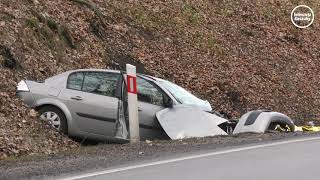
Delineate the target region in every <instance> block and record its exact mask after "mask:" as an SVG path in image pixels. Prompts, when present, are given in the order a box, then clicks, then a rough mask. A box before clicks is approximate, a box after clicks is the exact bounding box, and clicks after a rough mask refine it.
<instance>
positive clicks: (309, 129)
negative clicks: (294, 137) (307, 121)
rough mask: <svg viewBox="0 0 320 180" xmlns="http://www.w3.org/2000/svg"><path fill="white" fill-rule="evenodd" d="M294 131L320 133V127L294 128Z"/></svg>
mask: <svg viewBox="0 0 320 180" xmlns="http://www.w3.org/2000/svg"><path fill="white" fill-rule="evenodd" d="M295 131H312V132H318V131H320V126H296V127H295Z"/></svg>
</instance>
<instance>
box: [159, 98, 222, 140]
mask: <svg viewBox="0 0 320 180" xmlns="http://www.w3.org/2000/svg"><path fill="white" fill-rule="evenodd" d="M156 116H157V119H158V121H159V123H160V124H161V126H162V128H163V130H164V131H165V132H166V133H167V135H168V136H169V137H170V138H171V139H183V138H191V137H205V136H216V135H228V134H227V133H226V132H225V131H223V130H222V129H221V128H220V127H219V126H218V125H219V124H222V123H224V122H226V121H227V120H226V119H223V118H221V117H219V116H217V115H214V114H210V113H207V112H204V111H202V110H200V109H199V108H197V107H192V106H188V105H182V104H181V105H176V106H174V107H172V108H166V109H163V110H161V111H159V112H158V113H157V114H156Z"/></svg>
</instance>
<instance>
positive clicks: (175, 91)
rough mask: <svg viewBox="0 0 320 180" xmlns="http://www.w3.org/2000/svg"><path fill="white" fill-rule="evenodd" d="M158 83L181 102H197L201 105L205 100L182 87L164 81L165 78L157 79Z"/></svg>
mask: <svg viewBox="0 0 320 180" xmlns="http://www.w3.org/2000/svg"><path fill="white" fill-rule="evenodd" d="M159 83H160V84H161V85H162V86H163V87H164V88H165V89H167V90H168V91H169V92H170V93H171V94H172V96H173V97H174V98H176V99H177V100H178V101H179V102H180V103H181V104H195V105H197V104H199V105H203V104H204V103H205V102H204V101H203V100H201V99H199V98H197V97H196V96H194V95H193V94H191V93H190V92H189V91H187V90H185V89H184V88H182V87H180V86H178V85H176V84H174V83H172V82H169V81H166V80H159Z"/></svg>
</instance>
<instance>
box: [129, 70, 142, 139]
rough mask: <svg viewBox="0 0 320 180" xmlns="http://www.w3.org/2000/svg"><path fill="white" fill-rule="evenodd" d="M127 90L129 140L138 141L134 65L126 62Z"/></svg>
mask: <svg viewBox="0 0 320 180" xmlns="http://www.w3.org/2000/svg"><path fill="white" fill-rule="evenodd" d="M126 70H127V92H128V115H129V133H130V142H131V143H138V142H140V133H139V116H138V96H137V76H136V67H135V66H133V65H131V64H127V65H126Z"/></svg>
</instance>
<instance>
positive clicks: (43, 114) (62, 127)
mask: <svg viewBox="0 0 320 180" xmlns="http://www.w3.org/2000/svg"><path fill="white" fill-rule="evenodd" d="M38 113H39V117H40V118H41V119H42V120H46V121H48V123H49V124H50V125H51V126H52V127H53V128H55V129H56V130H58V131H59V132H61V133H63V134H68V123H67V118H66V116H65V115H64V113H63V112H62V111H61V110H60V109H59V108H57V107H54V106H44V107H42V108H40V109H39V110H38ZM48 116H49V118H48ZM50 116H51V117H53V118H56V119H53V118H50ZM56 116H57V117H56ZM58 121H59V123H58ZM58 124H59V126H58Z"/></svg>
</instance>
